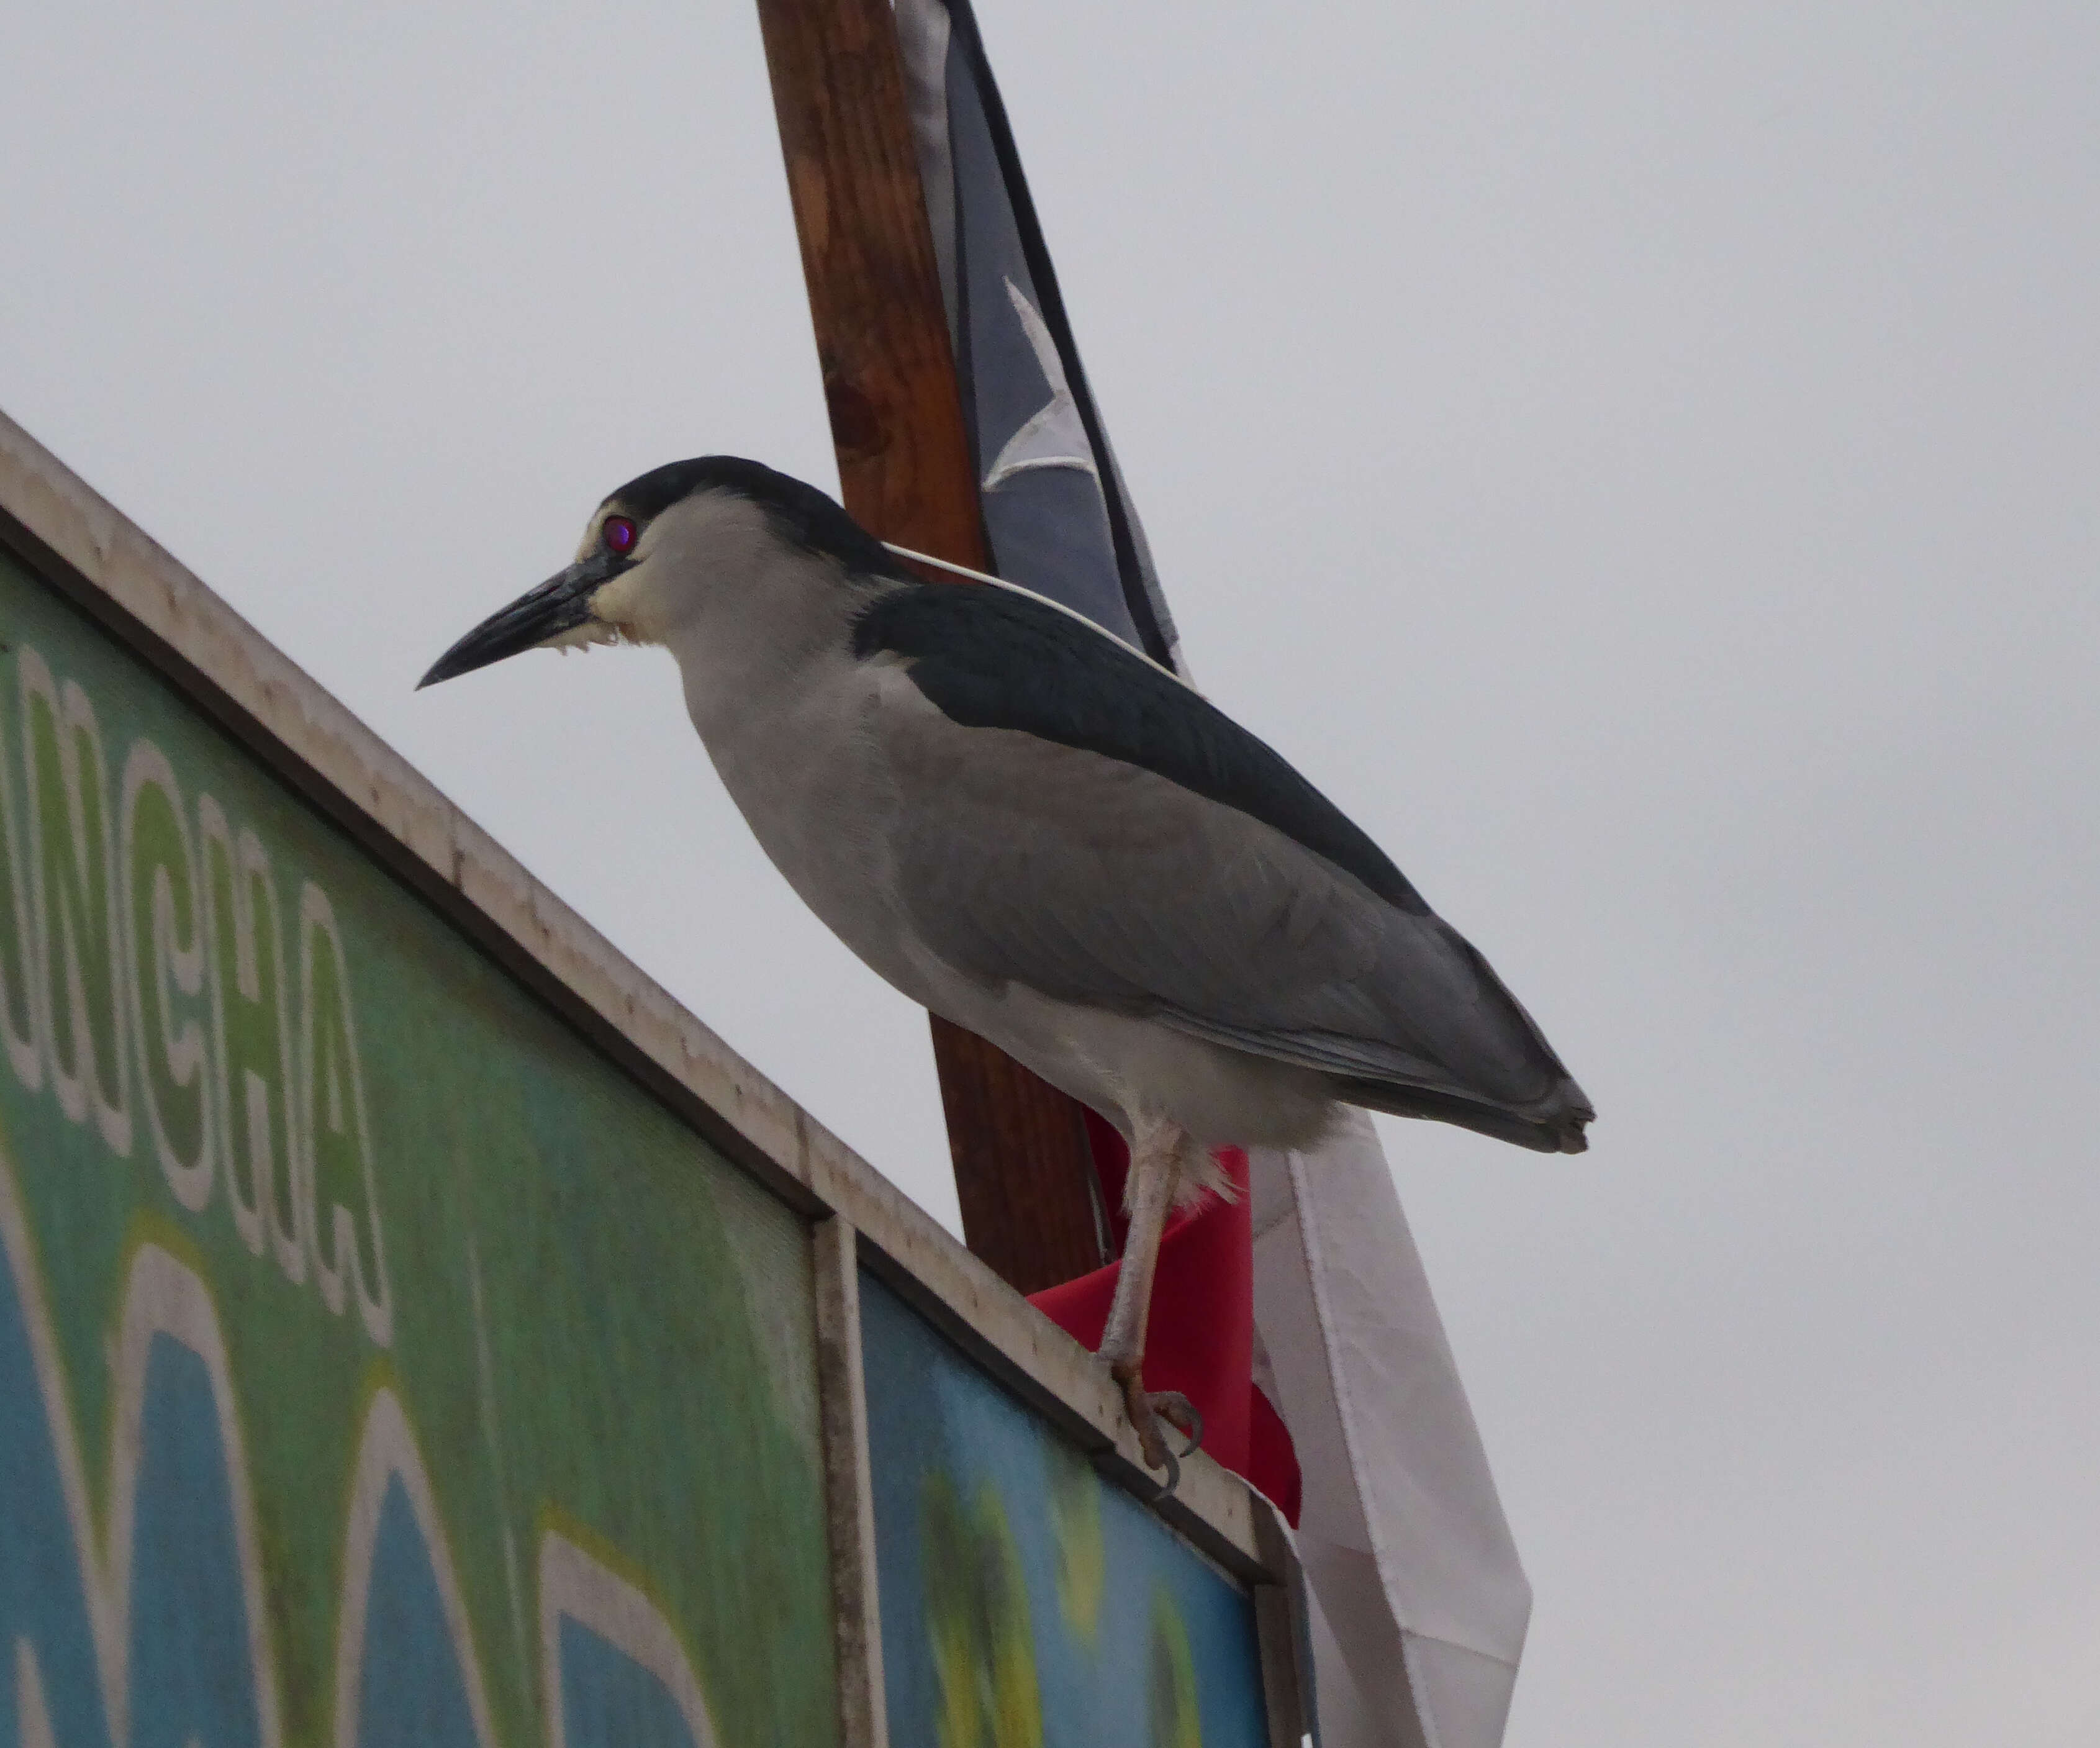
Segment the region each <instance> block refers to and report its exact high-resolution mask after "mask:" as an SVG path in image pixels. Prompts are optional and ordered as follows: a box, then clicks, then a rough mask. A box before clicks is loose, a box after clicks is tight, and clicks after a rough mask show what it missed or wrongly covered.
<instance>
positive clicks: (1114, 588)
mask: <svg viewBox="0 0 2100 1748" xmlns="http://www.w3.org/2000/svg"><path fill="white" fill-rule="evenodd" d="M896 17H897V26H898V41H899V45H900V47H901V49H902V55H903V60H904V68H905V78H906V86H907V95H908V98H909V101H910V104H911V125H912V133H913V138H914V142H915V147H916V150H917V155H918V159H919V167H920V177H921V180H922V182H923V183H924V189H925V197H926V208H927V217H928V219H929V222H930V223H931V227H932V230H933V248H934V254H935V256H936V258H937V261H938V263H939V267H940V273H941V287H942V297H943V299H944V301H945V302H946V311H947V316H948V326H949V335H950V338H951V341H952V342H953V345H954V350H955V363H956V369H957V376H958V380H959V383H960V388H961V391H962V400H963V411H964V418H965V421H966V423H967V425H968V430H969V435H970V442H971V448H972V452H973V459H974V461H975V464H976V468H977V480H978V484H979V493H978V496H979V501H980V503H981V505H982V510H983V517H984V527H985V533H986V542H987V545H988V547H989V550H990V563H991V568H992V570H993V571H994V572H996V573H997V574H998V575H999V576H1004V577H1005V578H1007V579H1008V580H1010V581H1013V582H1017V583H1020V584H1021V585H1025V586H1026V587H1027V588H1030V589H1035V591H1037V592H1038V593H1039V594H1045V595H1048V596H1049V597H1051V598H1052V599H1054V600H1057V601H1059V602H1061V603H1063V604H1064V605H1065V606H1066V607H1071V608H1073V609H1074V610H1076V611H1079V612H1081V613H1083V614H1085V615H1086V616H1087V617H1088V618H1090V619H1092V620H1094V622H1095V623H1096V624H1097V625H1101V626H1102V627H1104V628H1105V629H1107V630H1109V631H1110V632H1113V633H1114V634H1115V635H1116V636H1117V637H1118V638H1123V640H1124V641H1125V642H1128V643H1131V644H1132V645H1134V646H1135V647H1137V648H1139V649H1141V650H1143V651H1145V653H1146V654H1147V655H1150V656H1152V657H1153V658H1154V660H1158V661H1160V662H1162V663H1165V664H1168V665H1170V666H1172V667H1174V668H1175V669H1177V671H1181V672H1183V673H1185V669H1184V668H1183V664H1182V661H1181V652H1180V647H1179V644H1178V641H1177V639H1176V635H1175V631H1174V625H1173V620H1172V619H1171V616H1169V614H1168V612H1167V603H1166V599H1165V597H1164V596H1163V595H1162V593H1161V591H1160V587H1159V579H1158V572H1157V571H1156V569H1155V568H1154V563H1153V559H1152V554H1151V553H1150V552H1149V550H1148V549H1147V547H1146V545H1145V535H1144V532H1143V529H1142V528H1141V527H1140V525H1139V523H1138V519H1137V516H1136V512H1135V510H1133V509H1132V505H1131V502H1130V498H1129V494H1128V492H1127V490H1126V488H1125V486H1124V483H1123V477H1122V475H1121V473H1120V471H1119V470H1118V468H1117V466H1116V461H1115V455H1114V451H1113V450H1112V449H1111V448H1110V445H1109V441H1108V435H1107V432H1106V430H1105V428H1104V426H1103V425H1102V422H1101V413H1100V409H1099V408H1098V407H1097V406H1096V404H1095V402H1094V399H1093V395H1092V391H1090V389H1089V388H1088V386H1087V378H1086V373H1085V371H1084V370H1083V369H1082V368H1081V365H1080V362H1079V349H1078V347H1076V346H1075V345H1074V342H1073V338H1072V329H1071V324H1070V320H1068V318H1067V316H1066V313H1065V307H1064V302H1063V299H1062V298H1061V297H1060V296H1059V295H1058V290H1057V275H1056V273H1055V271H1053V270H1052V266H1051V263H1050V257H1049V253H1048V249H1046V247H1045V246H1044V243H1043V232H1042V227H1041V226H1040V225H1039V223H1037V220H1036V216H1035V207H1034V205H1033V203H1032V202H1031V201H1030V198H1029V194H1028V185H1027V182H1026V179H1025V178H1024V177H1023V175H1022V174H1021V161H1020V157H1019V155H1018V153H1017V151H1016V149H1015V146H1014V142H1013V136H1012V130H1011V129H1010V128H1009V127H1008V125H1007V120H1006V114H1005V111H1004V108H1003V106H1002V105H1001V104H1000V101H999V90H998V86H997V85H996V84H995V82H994V81H993V78H992V75H991V68H990V64H989V63H988V61H987V60H986V56H985V51H984V44H983V42H982V38H980V36H979V35H978V32H977V22H976V20H975V19H974V17H973V15H972V14H971V11H970V8H969V4H968V0H896ZM1089 1130H1090V1133H1092V1135H1093V1137H1094V1138H1095V1152H1096V1163H1097V1164H1098V1165H1099V1166H1100V1167H1101V1173H1102V1176H1103V1178H1104V1184H1103V1189H1104V1192H1105V1201H1106V1203H1107V1205H1108V1206H1109V1207H1112V1208H1114V1207H1119V1206H1120V1201H1121V1198H1120V1193H1119V1192H1120V1189H1121V1185H1120V1181H1119V1180H1120V1176H1121V1173H1122V1171H1123V1167H1124V1163H1125V1161H1124V1159H1123V1151H1122V1146H1121V1143H1120V1141H1119V1140H1118V1138H1117V1137H1116V1136H1115V1134H1114V1131H1113V1130H1112V1129H1110V1128H1109V1127H1108V1125H1107V1124H1105V1123H1101V1122H1099V1121H1098V1120H1096V1121H1095V1122H1094V1123H1090V1125H1089ZM1221 1163H1223V1164H1224V1167H1225V1168H1226V1172H1227V1174H1228V1176H1229V1177H1230V1178H1231V1179H1232V1180H1233V1181H1234V1182H1235V1184H1236V1185H1237V1186H1238V1187H1239V1188H1240V1189H1241V1190H1242V1192H1243V1193H1242V1194H1241V1195H1240V1196H1239V1198H1238V1199H1237V1200H1236V1201H1230V1202H1227V1201H1222V1200H1220V1199H1218V1198H1211V1200H1210V1201H1209V1202H1208V1203H1207V1204H1206V1205H1205V1206H1204V1207H1202V1208H1201V1209H1199V1210H1198V1211H1197V1212H1194V1213H1193V1214H1191V1215H1187V1216H1182V1217H1181V1218H1180V1219H1179V1220H1178V1221H1177V1222H1176V1225H1174V1226H1173V1227H1171V1229H1170V1230H1169V1233H1168V1234H1167V1238H1166V1240H1165V1241H1164V1242H1163V1243H1162V1247H1161V1252H1160V1263H1159V1271H1158V1276H1157V1277H1156V1282H1157V1284H1156V1288H1155V1292H1154V1312H1153V1316H1152V1321H1151V1323H1150V1326H1149V1339H1148V1342H1147V1352H1146V1363H1145V1376H1146V1382H1147V1383H1148V1384H1149V1385H1150V1386H1151V1387H1152V1388H1180V1389H1182V1390H1184V1391H1185V1392H1186V1393H1188V1394H1189V1397H1191V1398H1192V1399H1193V1400H1194V1401H1196V1402H1197V1404H1198V1406H1199V1407H1201V1408H1202V1410H1204V1413H1205V1417H1206V1420H1207V1438H1206V1448H1207V1449H1208V1450H1210V1451H1211V1454H1213V1455H1214V1456H1215V1457H1217V1458H1218V1459H1220V1461H1223V1462H1224V1463H1226V1464H1227V1465H1228V1466H1229V1467H1231V1468H1235V1469H1237V1471H1238V1472H1240V1473H1241V1474H1242V1475H1244V1476H1246V1477H1248V1478H1249V1479H1250V1480H1251V1481H1252V1482H1253V1483H1254V1484H1255V1485H1257V1486H1260V1487H1261V1488H1262V1489H1263V1490H1264V1491H1265V1492H1267V1493H1268V1494H1269V1495H1270V1497H1271V1498H1272V1499H1276V1500H1277V1503H1279V1504H1280V1505H1282V1506H1283V1507H1286V1512H1287V1514H1288V1515H1289V1516H1290V1518H1291V1520H1292V1521H1293V1522H1294V1524H1295V1546H1296V1547H1297V1551H1298V1554H1299V1560H1300V1563H1301V1565H1303V1567H1304V1572H1305V1575H1306V1581H1307V1591H1308V1622H1307V1623H1306V1624H1307V1631H1308V1638H1309V1639H1310V1640H1311V1643H1312V1655H1313V1666H1314V1686H1315V1688H1316V1690H1317V1700H1316V1708H1317V1717H1318V1724H1317V1728H1318V1733H1319V1741H1320V1743H1321V1748H1416V1745H1419V1744H1425V1743H1426V1744H1428V1745H1431V1748H1494V1745H1496V1744H1498V1743H1499V1742H1500V1741H1501V1740H1502V1729H1503V1725H1504V1722H1505V1720H1506V1719H1507V1715H1508V1710H1509V1701H1510V1694H1511V1689H1512V1688H1513V1687H1514V1685H1515V1680H1516V1670H1517V1663H1518V1659H1519V1658H1520V1654H1521V1653H1522V1651H1523V1648H1524V1629H1525V1626H1526V1623H1527V1622H1528V1621H1529V1617H1530V1611H1531V1591H1530V1587H1529V1584H1528V1583H1527V1582H1526V1581H1525V1579H1524V1571H1523V1568H1522V1566H1521V1565H1520V1564H1519V1561H1518V1559H1517V1555H1516V1549H1515V1544H1514V1543H1513V1542H1512V1541H1511V1537H1510V1533H1509V1528H1508V1525H1507V1522H1506V1521H1505V1520H1504V1518H1503V1516H1502V1506H1501V1503H1500V1501H1499V1500H1498V1498H1497V1496H1496V1493H1495V1489H1494V1482H1493V1477H1491V1476H1490V1475H1489V1471H1488V1465H1487V1457H1486V1454H1485V1451H1484V1450H1483V1449H1482V1448H1481V1445H1480V1435H1479V1432H1478V1431H1477V1429H1476V1427H1475V1424H1474V1422H1473V1417H1472V1412H1471V1409H1470V1408H1469V1407H1468V1406H1467V1401H1466V1393H1465V1390H1464V1388H1463V1387H1462V1385H1461V1384H1460V1383H1459V1380H1458V1370H1457V1367H1456V1366H1455V1365H1454V1362H1453V1359H1452V1356H1451V1350H1450V1346H1449V1343H1448V1342H1447V1341H1446V1340H1445V1335H1444V1329H1443V1325H1442V1323H1441V1322H1440V1319H1439V1318H1438V1317H1437V1314H1436V1301H1435V1300H1434V1299H1433V1298H1432V1296H1431V1293H1430V1290H1429V1283H1428V1280H1427V1276H1426V1275H1425V1274H1424V1273H1423V1268H1422V1263H1421V1259H1420V1258H1419V1256H1418V1255H1417V1254H1416V1251H1415V1249H1414V1240H1413V1238H1412V1237H1411V1236H1410V1233H1409V1231H1408V1226H1407V1221H1406V1216H1405V1215H1404V1214H1403V1213H1402V1212H1401V1206H1400V1198H1399V1196H1398V1194H1397V1193H1396V1190H1395V1189H1394V1187H1393V1182H1392V1173H1391V1172H1390V1171H1389V1170H1388V1169H1387V1164H1386V1160H1385V1157H1384V1154H1383V1152H1382V1151H1381V1150H1380V1148H1379V1141H1378V1138H1377V1136H1376V1134H1375V1132H1374V1131H1373V1129H1372V1128H1371V1124H1370V1119H1368V1118H1367V1117H1365V1116H1364V1115H1363V1114H1362V1113H1361V1112H1352V1113H1351V1120H1350V1122H1349V1123H1348V1124H1346V1125H1345V1126H1344V1127H1343V1129H1342V1130H1341V1132H1339V1135H1338V1136H1337V1137H1336V1138H1335V1140H1333V1141H1330V1142H1329V1143H1327V1144H1326V1145H1323V1146H1321V1148H1319V1149H1317V1150H1314V1151H1312V1152H1308V1153H1303V1154H1299V1153H1282V1152H1273V1151H1263V1150H1255V1151H1254V1152H1253V1153H1251V1154H1243V1153H1241V1152H1240V1151H1239V1150H1226V1151H1225V1153H1224V1154H1223V1155H1221ZM1113 1287H1114V1266H1113V1265H1111V1266H1110V1268H1109V1269H1104V1270H1101V1271H1100V1272H1099V1273H1096V1274H1094V1275H1089V1276H1087V1277H1085V1278H1083V1279H1082V1280H1079V1281H1077V1282H1069V1283H1067V1284H1066V1285H1065V1286H1064V1287H1057V1288H1052V1290H1051V1291H1048V1292H1047V1293H1042V1294H1039V1295H1037V1296H1036V1303H1037V1304H1039V1305H1041V1306H1042V1307H1043V1309H1044V1310H1046V1311H1047V1312H1048V1313H1050V1314H1051V1315H1052V1316H1053V1317H1054V1318H1057V1321H1058V1322H1061V1324H1063V1325H1064V1326H1065V1328H1066V1329H1068V1330H1070V1331H1071V1332H1072V1333H1073V1334H1074V1335H1076V1336H1077V1337H1079V1340H1083V1341H1085V1342H1086V1343H1087V1344H1088V1345H1089V1346H1093V1345H1096V1344H1098V1342H1099V1340H1100V1336H1101V1321H1102V1319H1103V1318H1105V1314H1106V1311H1107V1304H1108V1298H1109V1295H1110V1292H1111V1291H1113Z"/></svg>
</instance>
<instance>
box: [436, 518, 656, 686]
mask: <svg viewBox="0 0 2100 1748" xmlns="http://www.w3.org/2000/svg"><path fill="white" fill-rule="evenodd" d="M627 563H628V561H626V560H625V559H622V558H615V556H614V555H613V554H611V553H606V552H596V553H593V554H591V555H590V557H589V558H585V559H583V560H581V561H580V563H576V564H572V565H571V566H570V567H568V569H567V570H566V571H564V572H562V573H561V575H560V576H550V577H549V578H548V579H547V580H546V581H545V582H544V583H542V584H540V586H539V587H538V588H537V589H533V590H532V592H531V593H530V594H523V595H520V596H519V597H518V598H517V599H516V600H515V601H514V602H512V603H510V606H508V607H505V608H504V610H503V611H501V612H500V613H492V614H491V615H490V616H488V617H487V619H484V620H483V621H482V622H481V623H480V624H479V625H476V626H475V627H474V629H473V630H471V631H470V632H469V633H467V634H466V635H465V637H463V638H461V639H460V640H459V642H457V643H455V644H454V645H453V646H452V647H451V648H450V649H448V650H447V651H445V652H444V654H443V655H440V656H439V658H438V659H437V660H436V661H435V663H433V664H431V667H430V672H429V673H426V674H425V675H424V676H423V678H421V679H420V680H418V681H417V682H416V690H417V691H419V692H420V691H422V689H423V688H424V687H425V686H435V685H436V684H437V683H438V682H439V681H440V680H454V679H457V678H459V676H460V675H461V674H463V673H473V672H474V669H477V668H486V667H487V666H488V664H490V663H491V662H497V661H501V660H503V658H504V657H505V656H506V655H516V654H517V653H518V651H520V650H529V649H533V648H536V647H538V646H539V645H540V644H542V643H545V642H546V641H547V639H548V638H552V637H557V636H558V635H559V634H560V633H562V632H564V631H572V630H574V629H576V627H577V626H578V625H582V624H583V623H584V621H585V620H587V619H589V617H590V598H591V597H592V596H593V595H594V594H597V593H598V589H599V588H600V587H601V586H602V585H604V584H605V583H607V581H609V580H611V578H613V577H614V576H617V575H618V574H619V573H620V572H622V571H624V570H625V569H626V568H627Z"/></svg>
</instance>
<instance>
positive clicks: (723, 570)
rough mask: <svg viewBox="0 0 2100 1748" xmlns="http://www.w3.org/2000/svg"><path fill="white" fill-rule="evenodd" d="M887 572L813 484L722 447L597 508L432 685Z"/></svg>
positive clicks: (469, 637)
mask: <svg viewBox="0 0 2100 1748" xmlns="http://www.w3.org/2000/svg"><path fill="white" fill-rule="evenodd" d="M897 574H898V572H897V568H896V564H895V561H894V560H893V559H892V558H890V556H889V553H888V552H887V551H886V550H885V549H884V547H883V545H882V544H881V542H880V541H877V540H876V538H875V537H874V536H872V535H871V534H869V533H868V532H867V531H866V530H865V529H863V528H862V527H861V526H860V524H859V523H857V522H855V521H854V519H852V518H851V517H850V516H849V515H848V514H846V513H845V510H842V509H840V507H839V505H837V504H836V503H835V502H833V501H832V499H830V498H829V497H826V496H825V495H824V493H823V492H819V491H818V489H817V488H815V487H814V486H809V485H805V484H803V483H802V482H801V480H799V479H790V478H789V477H788V476H787V475H785V474H781V473H776V472H774V470H773V469H771V468H770V467H766V466H763V465H761V463H759V462H757V461H740V460H739V459H738V458H737V457H735V456H726V455H709V456H702V457H699V459H697V460H695V461H673V462H670V463H668V464H667V465H666V466H662V467H659V468H655V469H653V470H651V471H650V472H648V473H646V474H644V475H642V476H641V477H640V478H639V479H631V480H629V482H628V483H626V484H625V485H624V486H622V487H621V488H620V489H619V490H618V491H617V492H614V493H612V495H611V497H607V499H606V500H605V501H604V502H603V503H602V504H600V505H598V509H597V510H596V511H595V512H594V513H593V514H592V516H591V519H590V521H589V524H588V525H587V526H586V527H585V530H584V537H583V543H582V545H580V546H579V547H578V548H577V549H576V563H573V564H571V566H569V567H568V568H567V570H565V571H562V572H559V573H558V574H557V575H555V576H550V577H549V578H548V579H547V580H546V581H545V582H544V583H542V584H540V586H539V587H538V588H536V589H531V590H528V591H527V593H526V594H523V595H521V596H519V597H518V599H516V600H515V601H514V602H512V603H510V606H508V607H505V608H504V609H503V610H502V611H500V612H497V613H494V614H492V615H491V616H489V617H488V618H487V619H485V620H483V621H482V622H481V623H480V624H479V625H476V626H475V627H474V629H473V630H471V631H470V632H469V633H467V634H466V635H465V637H463V638H461V639H460V640H459V642H457V643H455V644H454V645H453V646H452V647H451V648H450V649H448V650H447V651H445V653H444V654H443V655H440V656H439V658H438V660H436V662H435V664H432V666H431V669H430V672H429V673H426V674H425V675H424V676H423V678H422V679H421V682H419V683H420V684H421V685H422V686H432V685H435V684H436V683H437V682H439V681H440V680H449V679H452V678H457V676H458V675H460V674H462V673H472V672H473V671H474V669H477V668H486V667H487V666H488V665H489V664H490V663H492V662H498V661H501V660H503V659H504V657H505V656H506V655H517V654H518V652H519V651H523V650H535V649H578V648H584V647H588V646H589V645H591V644H593V643H668V644H670V645H672V646H673V648H676V647H677V645H678V642H679V639H680V633H682V632H684V631H686V630H688V629H695V628H697V627H698V626H699V623H700V622H701V621H702V620H705V619H707V618H708V617H710V616H717V615H720V614H721V613H723V612H725V611H726V612H728V613H732V614H737V615H739V616H748V615H749V614H750V613H751V611H752V610H753V609H754V608H763V607H765V605H767V604H769V603H770V604H774V605H777V606H779V607H783V608H786V609H787V610H790V611H792V609H793V608H794V607H796V605H797V604H798V603H796V602H795V601H792V600H789V599H785V598H783V597H786V596H788V595H792V594H808V593H809V592H811V591H815V592H818V593H821V594H832V593H836V594H840V595H842V596H843V595H845V594H849V593H850V592H852V591H853V590H854V588H855V587H856V586H865V585H866V583H867V581H868V580H871V579H875V578H880V577H885V576H889V577H893V576H896V575H897Z"/></svg>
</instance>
